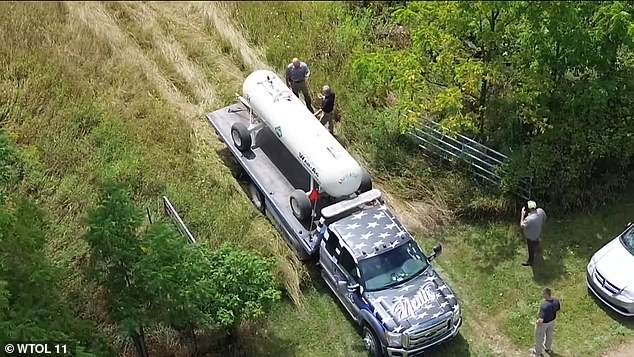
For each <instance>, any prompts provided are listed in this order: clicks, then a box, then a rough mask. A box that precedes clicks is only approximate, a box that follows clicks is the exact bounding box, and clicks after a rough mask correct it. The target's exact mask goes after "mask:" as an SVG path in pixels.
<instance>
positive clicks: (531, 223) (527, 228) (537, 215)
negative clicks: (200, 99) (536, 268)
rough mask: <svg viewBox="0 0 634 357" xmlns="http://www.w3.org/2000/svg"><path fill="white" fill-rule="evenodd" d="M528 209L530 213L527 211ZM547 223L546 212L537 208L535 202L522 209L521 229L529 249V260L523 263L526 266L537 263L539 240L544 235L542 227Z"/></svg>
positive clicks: (530, 202)
mask: <svg viewBox="0 0 634 357" xmlns="http://www.w3.org/2000/svg"><path fill="white" fill-rule="evenodd" d="M527 208H528V211H527V210H526V209H527ZM545 222H546V212H544V210H543V209H541V208H537V203H535V201H528V202H527V204H526V207H522V216H521V217H520V227H521V228H522V233H523V234H524V238H526V245H527V247H528V260H527V261H526V263H523V264H522V265H524V266H529V265H533V263H535V253H536V252H537V249H538V248H539V239H540V237H541V234H542V227H543V226H544V223H545Z"/></svg>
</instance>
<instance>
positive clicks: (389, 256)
mask: <svg viewBox="0 0 634 357" xmlns="http://www.w3.org/2000/svg"><path fill="white" fill-rule="evenodd" d="M428 266H429V262H428V261H427V258H426V257H425V255H424V254H423V253H422V252H421V251H420V248H418V246H417V245H416V243H414V242H412V241H410V242H408V243H406V244H403V245H401V246H399V247H396V248H394V249H392V250H389V251H387V252H385V253H383V254H380V255H377V256H375V257H372V258H368V259H365V260H362V261H360V262H359V270H360V272H361V277H362V279H363V282H364V285H365V288H366V289H367V290H368V291H377V290H383V289H386V288H389V287H392V286H397V285H400V284H403V283H405V282H406V281H408V280H410V279H412V278H414V277H416V276H418V275H419V274H420V273H422V272H423V271H425V269H427V267H428Z"/></svg>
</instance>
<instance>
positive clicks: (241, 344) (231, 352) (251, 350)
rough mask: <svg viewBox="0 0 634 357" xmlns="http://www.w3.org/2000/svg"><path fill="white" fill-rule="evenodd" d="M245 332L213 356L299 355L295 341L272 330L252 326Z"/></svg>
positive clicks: (291, 356) (290, 356) (289, 356)
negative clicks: (233, 342) (283, 337)
mask: <svg viewBox="0 0 634 357" xmlns="http://www.w3.org/2000/svg"><path fill="white" fill-rule="evenodd" d="M245 332H248V336H245V335H246V333H245ZM245 332H243V333H242V336H240V337H239V338H238V341H237V343H235V344H233V345H229V346H226V347H225V348H224V349H223V350H222V351H217V352H214V353H213V354H211V356H217V357H221V356H222V357H225V356H232V357H238V356H239V357H242V356H245V357H246V356H249V357H251V356H253V357H260V356H262V357H263V356H288V357H295V356H299V354H298V353H297V343H296V342H295V341H290V340H287V339H282V338H280V337H278V336H276V335H275V333H273V332H272V331H270V330H264V329H257V328H252V329H249V331H245Z"/></svg>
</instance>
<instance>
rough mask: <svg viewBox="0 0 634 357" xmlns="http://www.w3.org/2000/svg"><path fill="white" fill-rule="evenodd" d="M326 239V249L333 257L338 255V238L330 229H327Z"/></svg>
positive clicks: (339, 248) (339, 247) (339, 250)
mask: <svg viewBox="0 0 634 357" xmlns="http://www.w3.org/2000/svg"><path fill="white" fill-rule="evenodd" d="M327 237H328V238H327V239H326V251H327V252H328V254H330V255H331V256H333V257H338V256H339V253H340V252H341V245H340V244H339V239H338V238H337V236H336V235H334V233H332V231H331V230H330V229H328V233H327Z"/></svg>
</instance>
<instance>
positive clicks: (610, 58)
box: [351, 1, 634, 207]
mask: <svg viewBox="0 0 634 357" xmlns="http://www.w3.org/2000/svg"><path fill="white" fill-rule="evenodd" d="M633 12H634V5H633V4H632V3H630V2H618V1H617V2H583V1H573V2H527V1H516V2H487V1H485V2H475V1H458V2H418V1H416V2H407V4H406V5H405V6H402V7H401V8H399V9H397V10H395V11H394V12H393V17H392V20H393V23H395V24H402V25H404V26H405V27H406V29H407V31H408V32H409V35H410V37H411V45H410V46H409V47H407V48H402V49H392V48H388V47H385V46H377V45H375V46H374V47H373V48H374V50H373V51H371V52H367V51H363V52H359V53H357V54H356V55H355V56H354V58H353V60H352V62H351V66H352V69H353V73H355V75H356V77H357V81H358V82H359V83H360V84H361V88H362V89H363V90H364V91H365V92H366V93H368V97H369V99H370V102H371V103H375V104H376V103H378V104H379V105H382V106H393V107H397V108H400V110H401V112H402V113H410V115H409V117H408V118H407V119H408V120H406V121H405V124H410V123H412V121H418V120H420V118H421V117H428V118H433V119H435V120H438V121H440V122H441V124H442V125H443V127H444V128H445V129H447V130H449V131H450V132H461V133H466V134H469V135H472V136H475V137H476V138H477V139H479V140H481V141H484V142H486V143H487V144H489V145H491V146H494V147H495V148H497V149H500V150H502V151H505V152H507V153H511V152H512V153H513V155H512V156H513V157H512V161H511V162H510V163H509V165H508V167H507V170H506V171H507V174H506V184H507V185H508V186H509V187H511V186H514V185H517V184H519V182H520V179H521V178H527V177H530V178H533V179H534V182H535V187H534V189H535V190H536V191H535V192H536V194H537V195H538V196H540V198H543V199H548V200H549V201H551V202H553V203H559V204H561V205H562V206H567V207H571V206H575V205H579V204H582V203H585V202H588V201H596V198H600V199H603V198H605V197H609V195H608V193H609V192H614V191H617V190H618V189H619V188H621V187H622V186H623V184H624V182H625V178H626V173H627V170H628V168H630V167H631V166H632V159H633V158H634V137H633V136H632V135H631V133H632V132H634V119H632V110H633V108H632V104H633V103H632V101H631V99H630V98H632V94H633V92H632V90H633V86H634V68H633V65H634V62H633V61H632V60H633V59H634V52H633V51H632V50H633V46H634V42H633V38H634V18H633ZM390 95H392V96H393V97H396V98H397V100H392V101H391V103H390V102H389V101H387V100H386V98H388V97H389V96H390Z"/></svg>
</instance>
